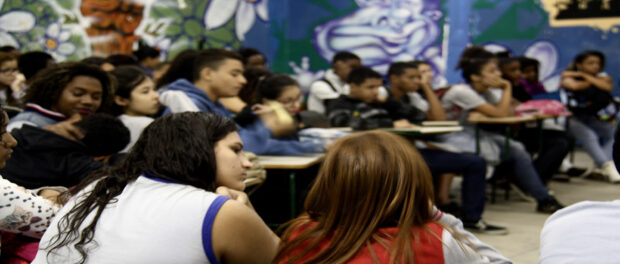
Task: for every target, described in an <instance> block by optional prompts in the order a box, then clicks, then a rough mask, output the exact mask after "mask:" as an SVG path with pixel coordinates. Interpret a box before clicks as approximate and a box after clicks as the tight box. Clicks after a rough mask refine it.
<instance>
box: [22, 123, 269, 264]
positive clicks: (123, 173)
mask: <svg viewBox="0 0 620 264" xmlns="http://www.w3.org/2000/svg"><path fill="white" fill-rule="evenodd" d="M236 130H237V127H236V125H235V123H234V122H232V121H230V120H229V119H226V118H224V117H222V116H219V115H214V114H206V113H196V112H188V113H179V114H171V115H167V116H164V117H161V118H159V119H157V120H155V121H154V122H153V123H152V124H151V125H150V126H148V127H147V128H146V129H145V130H144V132H143V133H142V136H140V139H138V142H136V144H135V145H134V147H133V148H132V149H131V150H130V152H129V153H128V155H127V157H126V158H125V159H124V160H123V161H122V163H121V164H120V165H119V166H118V167H114V168H109V169H106V170H102V171H100V172H99V173H97V174H95V175H94V176H93V177H92V178H90V179H89V180H88V181H85V182H84V183H82V184H81V185H80V186H79V187H78V188H76V189H75V190H74V191H73V192H74V193H77V194H75V196H74V197H73V199H71V200H70V201H69V202H68V203H67V204H66V205H65V207H63V209H61V211H60V212H59V213H58V215H57V216H56V218H55V219H54V221H53V222H52V224H51V225H50V228H49V229H48V231H47V232H46V233H45V235H44V236H43V238H42V239H41V245H40V247H39V252H38V254H37V257H36V259H35V260H34V261H33V263H75V262H85V263H94V262H102V261H105V262H109V263H125V262H138V263H269V262H270V261H271V260H272V259H273V257H274V255H275V252H276V248H277V244H278V242H279V239H278V238H277V236H276V235H275V234H274V233H273V232H272V231H271V230H270V229H269V228H268V227H267V225H265V223H264V222H263V221H262V220H261V219H260V217H259V216H258V215H257V214H256V213H255V212H254V210H253V208H252V205H251V203H250V201H249V199H248V196H247V195H246V194H245V193H243V189H244V188H245V184H244V182H243V181H244V179H245V177H246V175H245V172H246V170H247V169H249V168H250V167H251V163H250V162H249V161H248V160H247V158H246V157H245V155H244V154H243V152H242V149H243V144H242V142H241V140H240V138H239V135H238V134H237V132H236Z"/></svg>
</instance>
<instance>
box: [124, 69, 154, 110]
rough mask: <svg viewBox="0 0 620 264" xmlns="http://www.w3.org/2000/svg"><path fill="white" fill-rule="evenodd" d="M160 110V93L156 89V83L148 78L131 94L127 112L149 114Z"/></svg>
mask: <svg viewBox="0 0 620 264" xmlns="http://www.w3.org/2000/svg"><path fill="white" fill-rule="evenodd" d="M158 110H159V94H157V91H156V90H155V83H153V80H151V78H148V77H147V78H146V79H144V81H142V82H141V83H140V84H138V85H137V86H136V87H135V88H134V89H133V90H131V94H130V95H129V102H128V104H127V107H126V108H125V114H127V115H131V116H147V115H153V114H156V113H157V111H158Z"/></svg>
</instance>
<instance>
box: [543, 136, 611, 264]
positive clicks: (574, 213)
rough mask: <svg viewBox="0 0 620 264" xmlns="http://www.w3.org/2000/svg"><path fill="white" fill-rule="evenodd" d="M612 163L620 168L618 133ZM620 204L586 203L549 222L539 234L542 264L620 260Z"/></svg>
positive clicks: (553, 216)
mask: <svg viewBox="0 0 620 264" xmlns="http://www.w3.org/2000/svg"><path fill="white" fill-rule="evenodd" d="M613 148H614V151H613V159H614V163H615V164H616V167H617V166H618V165H620V134H618V133H617V132H616V136H615V143H614V147H613ZM618 219H620V200H614V201H583V202H579V203H576V204H573V205H571V206H568V207H566V208H564V209H562V210H560V211H558V212H556V213H555V214H553V215H551V216H550V217H549V218H547V221H546V222H545V226H544V227H543V228H542V231H541V232H540V258H539V263H541V264H553V263H614V262H616V261H617V259H619V258H620V251H618V247H617V243H618V237H620V232H619V231H620V230H619V229H618V228H617V226H618V224H619V222H618Z"/></svg>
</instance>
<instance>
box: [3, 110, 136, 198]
mask: <svg viewBox="0 0 620 264" xmlns="http://www.w3.org/2000/svg"><path fill="white" fill-rule="evenodd" d="M75 127H76V128H77V129H79V130H80V132H81V133H82V135H84V137H83V138H81V139H80V140H78V141H75V140H71V139H68V138H66V137H63V136H60V135H57V134H55V133H52V132H50V131H48V130H45V129H41V128H39V127H33V126H29V125H25V126H23V127H22V128H20V129H15V130H13V131H12V132H11V134H12V135H13V136H14V137H15V138H16V139H17V140H19V143H20V144H19V145H18V146H17V147H15V148H13V154H12V156H13V158H12V159H11V160H9V161H8V162H7V164H6V167H5V168H4V169H1V170H0V172H1V173H2V174H3V175H4V177H5V178H7V179H8V180H10V181H12V182H15V183H17V184H19V185H22V186H24V187H26V188H39V187H42V186H64V187H72V186H74V185H77V184H78V183H80V181H81V180H82V179H84V178H86V176H88V174H89V173H90V172H92V171H94V170H96V169H99V168H101V167H103V166H104V165H105V163H106V161H107V159H108V157H109V156H111V155H113V154H116V153H118V152H119V151H120V150H121V149H123V148H125V146H126V145H127V143H129V131H128V130H127V128H126V127H125V126H124V125H123V123H122V122H121V121H120V120H118V119H117V118H115V117H113V116H110V115H108V114H103V113H97V114H93V115H90V116H88V117H86V118H84V119H83V120H81V121H78V122H76V123H75Z"/></svg>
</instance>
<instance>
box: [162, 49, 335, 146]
mask: <svg viewBox="0 0 620 264" xmlns="http://www.w3.org/2000/svg"><path fill="white" fill-rule="evenodd" d="M193 72H194V76H193V78H192V80H191V81H188V80H186V79H179V80H177V81H175V82H173V83H171V84H169V85H168V86H167V87H166V88H164V89H161V90H160V96H159V97H160V102H161V103H162V104H163V105H164V106H166V107H167V109H166V110H165V111H164V114H167V113H177V112H184V111H202V112H208V113H216V114H219V115H222V116H225V117H229V118H230V117H232V114H231V113H230V111H228V110H227V109H226V108H225V107H224V106H223V105H222V104H221V103H220V102H219V100H220V99H221V98H228V97H233V96H237V94H238V93H239V90H241V88H242V87H243V85H244V84H245V83H246V80H245V78H244V77H243V65H242V64H241V58H240V57H239V55H238V54H236V53H234V52H232V51H227V50H223V49H215V48H213V49H208V50H205V51H201V52H200V53H199V54H198V56H197V57H196V58H195V59H194V66H193ZM257 112H258V110H257ZM256 114H260V113H256ZM239 134H240V136H241V139H242V140H243V143H244V145H245V146H246V148H247V150H248V151H250V152H253V153H255V154H257V155H299V154H304V153H308V152H323V151H324V149H323V146H317V145H316V144H315V143H311V142H299V141H296V140H276V139H272V138H271V136H272V132H271V131H270V130H269V129H268V128H267V127H265V125H264V124H263V123H262V122H261V121H260V120H256V121H254V122H252V123H249V124H244V125H243V126H241V128H240V129H239ZM313 148H314V149H313Z"/></svg>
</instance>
